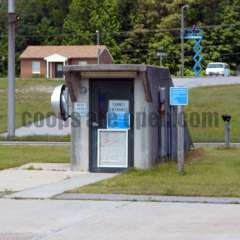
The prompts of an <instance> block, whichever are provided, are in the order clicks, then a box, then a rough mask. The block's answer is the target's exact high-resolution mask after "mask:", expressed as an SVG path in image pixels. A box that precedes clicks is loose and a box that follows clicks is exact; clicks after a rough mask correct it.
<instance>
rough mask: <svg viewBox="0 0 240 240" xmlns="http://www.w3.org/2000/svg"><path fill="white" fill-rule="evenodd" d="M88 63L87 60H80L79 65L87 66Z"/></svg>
mask: <svg viewBox="0 0 240 240" xmlns="http://www.w3.org/2000/svg"><path fill="white" fill-rule="evenodd" d="M87 64H88V63H87V61H79V65H81V66H85V65H87Z"/></svg>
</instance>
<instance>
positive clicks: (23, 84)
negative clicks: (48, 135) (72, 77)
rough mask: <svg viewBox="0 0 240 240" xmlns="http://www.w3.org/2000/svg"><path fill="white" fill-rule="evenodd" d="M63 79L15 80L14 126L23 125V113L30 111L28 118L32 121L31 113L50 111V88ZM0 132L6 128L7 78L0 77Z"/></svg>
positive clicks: (60, 82)
mask: <svg viewBox="0 0 240 240" xmlns="http://www.w3.org/2000/svg"><path fill="white" fill-rule="evenodd" d="M62 83H63V81H54V80H44V79H29V80H17V81H16V127H21V126H23V125H24V121H23V113H24V112H29V113H31V117H30V118H28V119H27V120H29V122H33V121H34V118H33V114H34V113H37V112H41V113H43V114H44V115H46V114H47V113H49V112H51V103H50V97H51V90H52V88H53V87H54V86H57V85H60V84H62ZM0 103H1V104H0V132H5V131H6V130H7V80H6V79H0Z"/></svg>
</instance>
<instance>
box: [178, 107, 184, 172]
mask: <svg viewBox="0 0 240 240" xmlns="http://www.w3.org/2000/svg"><path fill="white" fill-rule="evenodd" d="M177 166H178V172H179V173H180V174H183V173H184V107H183V106H177Z"/></svg>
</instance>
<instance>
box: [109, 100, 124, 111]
mask: <svg viewBox="0 0 240 240" xmlns="http://www.w3.org/2000/svg"><path fill="white" fill-rule="evenodd" d="M108 112H112V113H119V112H121V113H128V112H129V101H128V100H109V106H108Z"/></svg>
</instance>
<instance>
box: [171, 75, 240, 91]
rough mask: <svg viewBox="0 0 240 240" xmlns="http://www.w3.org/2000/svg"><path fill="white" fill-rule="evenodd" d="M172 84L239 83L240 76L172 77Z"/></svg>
mask: <svg viewBox="0 0 240 240" xmlns="http://www.w3.org/2000/svg"><path fill="white" fill-rule="evenodd" d="M173 83H174V86H177V87H183V86H184V87H188V88H195V87H203V86H217V85H231V84H240V76H237V77H185V78H173Z"/></svg>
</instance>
